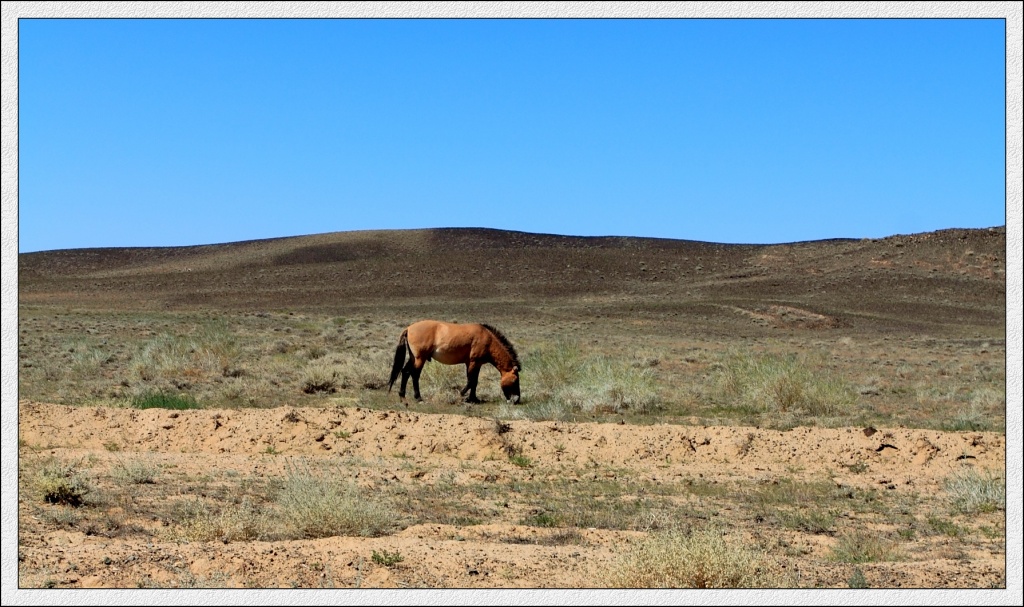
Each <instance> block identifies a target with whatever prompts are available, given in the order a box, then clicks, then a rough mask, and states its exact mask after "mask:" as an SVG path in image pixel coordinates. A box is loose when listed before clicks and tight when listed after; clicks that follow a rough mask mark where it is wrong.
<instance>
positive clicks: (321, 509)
mask: <svg viewBox="0 0 1024 607" xmlns="http://www.w3.org/2000/svg"><path fill="white" fill-rule="evenodd" d="M334 476H335V475H333V474H332V475H328V474H316V473H314V472H312V471H310V470H309V468H308V467H307V466H302V467H297V466H294V465H289V468H288V472H287V475H286V478H285V481H284V486H283V487H282V489H281V491H280V493H279V494H278V495H277V499H276V503H277V506H278V508H279V509H280V511H281V515H282V518H283V519H284V520H285V521H286V522H287V523H288V524H290V525H291V526H292V527H293V528H294V529H295V531H296V533H297V535H298V536H299V537H302V538H318V537H330V536H335V535H351V536H363V537H377V536H381V535H385V534H387V533H388V532H390V531H391V530H392V529H393V528H394V527H395V526H396V523H397V516H396V514H395V513H394V511H393V510H392V509H391V508H389V507H388V506H387V505H385V504H381V503H379V502H376V501H374V500H373V499H371V498H369V497H368V496H365V495H362V493H361V492H360V491H359V490H358V488H357V487H356V486H355V485H353V484H351V483H346V482H339V481H337V480H335V479H334Z"/></svg>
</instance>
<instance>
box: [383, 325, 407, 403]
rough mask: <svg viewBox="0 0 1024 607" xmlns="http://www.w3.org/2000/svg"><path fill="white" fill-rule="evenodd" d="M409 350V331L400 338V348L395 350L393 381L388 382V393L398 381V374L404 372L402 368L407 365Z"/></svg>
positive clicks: (392, 369)
mask: <svg viewBox="0 0 1024 607" xmlns="http://www.w3.org/2000/svg"><path fill="white" fill-rule="evenodd" d="M408 349H409V329H406V330H405V331H402V336H401V337H399V338H398V347H397V348H395V364H393V365H392V366H391V379H389V380H388V392H391V386H393V385H395V380H396V379H398V374H399V373H401V372H402V367H403V366H404V365H405V351H406V350H408Z"/></svg>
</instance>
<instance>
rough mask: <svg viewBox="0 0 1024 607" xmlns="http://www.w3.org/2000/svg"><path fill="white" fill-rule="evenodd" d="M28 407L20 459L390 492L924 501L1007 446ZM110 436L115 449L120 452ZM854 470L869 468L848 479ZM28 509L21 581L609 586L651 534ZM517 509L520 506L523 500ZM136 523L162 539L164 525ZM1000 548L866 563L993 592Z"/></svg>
mask: <svg viewBox="0 0 1024 607" xmlns="http://www.w3.org/2000/svg"><path fill="white" fill-rule="evenodd" d="M19 409H20V419H19V432H20V435H19V445H20V451H21V453H20V456H21V459H22V460H23V462H31V461H32V459H33V458H40V457H48V456H56V457H60V458H65V459H78V460H80V461H88V462H90V468H91V470H93V471H94V472H95V473H97V474H101V473H102V471H103V470H105V469H108V468H109V467H110V466H111V465H113V464H114V463H115V462H117V461H124V459H125V458H126V457H133V456H134V457H142V456H143V454H144V455H145V457H147V458H150V461H153V462H157V463H159V465H160V466H161V467H163V468H164V469H165V470H173V471H174V472H173V475H171V474H170V473H168V474H165V475H163V476H162V477H160V478H159V479H157V483H167V484H174V483H175V482H177V481H176V480H175V479H186V478H193V477H196V476H200V475H204V474H205V475H211V474H212V475H215V476H216V475H221V476H223V475H225V474H227V475H229V476H234V477H273V476H279V475H281V474H283V471H284V468H285V466H286V465H287V462H289V461H295V459H296V458H300V457H301V458H305V460H306V461H326V460H335V461H338V462H345V463H346V466H347V467H346V468H345V469H346V470H350V471H351V475H352V476H351V478H352V479H353V480H354V481H355V482H357V483H359V484H361V485H363V486H364V487H377V488H382V487H388V486H395V485H401V484H412V483H432V482H438V479H440V478H442V477H447V478H448V479H449V481H451V482H454V483H455V484H456V485H466V484H471V483H483V482H493V481H497V480H502V479H504V480H508V479H521V480H524V481H526V480H537V479H548V480H551V481H554V482H556V483H574V482H580V481H581V480H584V479H591V478H593V479H597V478H598V477H599V476H606V477H609V478H615V477H630V478H632V479H634V480H637V479H643V480H646V481H650V482H651V483H654V484H655V485H657V484H660V483H672V482H681V481H685V480H686V479H700V480H701V481H702V482H708V483H723V484H728V483H733V482H737V483H748V484H755V485H756V484H764V483H773V482H778V481H779V479H783V478H785V479H793V480H795V481H800V480H812V479H813V480H820V479H822V478H831V479H832V480H833V481H834V482H835V483H836V484H837V486H843V487H849V488H851V489H852V490H867V489H880V490H884V491H885V492H887V495H888V494H892V493H896V494H901V493H905V494H907V495H910V494H914V495H920V494H933V493H936V492H938V491H940V488H941V483H942V481H943V479H945V478H946V477H948V476H949V475H950V474H951V473H952V472H953V471H955V470H957V469H959V468H961V467H963V466H964V465H973V466H975V467H977V468H979V469H985V470H988V469H991V470H998V471H1001V470H1003V467H1004V458H1005V449H1006V447H1005V437H1004V436H1003V435H1001V434H996V433H986V432H969V433H944V432H939V431H934V430H914V429H899V428H897V429H890V428H880V429H877V430H874V429H864V428H839V429H823V428H805V427H801V428H795V429H793V430H790V431H775V430H766V429H758V428H742V427H700V426H696V427H691V426H677V425H659V426H632V425H619V424H595V423H568V422H529V421H513V422H509V427H508V429H507V431H506V432H505V433H503V434H501V435H499V434H498V433H497V432H496V431H495V423H494V420H490V419H481V418H474V417H466V416H462V415H455V414H453V415H430V414H420V413H417V412H415V411H412V410H403V411H390V412H389V411H371V410H367V409H360V408H357V407H352V408H334V409H293V408H278V409H262V410H260V409H240V410H220V411H215V410H191V411H168V410H157V409H151V410H141V411H140V410H130V409H111V408H91V407H81V408H73V407H67V406H59V405H51V404H43V403H35V402H28V401H23V402H21V403H20V407H19ZM341 436H345V438H341ZM509 440H514V441H516V444H518V445H520V446H521V448H522V453H523V455H525V456H526V457H528V458H529V459H530V460H531V462H533V465H532V466H531V467H529V468H523V467H519V466H516V465H513V464H512V463H511V462H510V461H509V460H508V458H507V457H503V456H502V448H503V445H504V444H505V443H507V441H509ZM112 444H116V445H118V447H117V449H116V450H114V451H112V450H111V449H110V447H109V446H110V445H112ZM271 446H272V449H268V447H271ZM268 451H273V452H274V453H275V454H273V455H271V454H268ZM858 464H863V465H864V466H863V468H866V471H863V472H861V473H855V472H852V471H851V469H857V465H858ZM218 478H220V477H218ZM23 493H24V492H23ZM21 499H22V504H21V505H22V507H21V509H20V510H21V514H20V518H21V520H20V523H21V537H20V548H19V569H20V571H21V576H20V580H19V584H20V585H21V586H22V587H39V586H40V585H49V586H54V587H85V588H97V587H107V588H134V587H138V586H140V585H143V584H145V585H147V586H155V587H175V586H180V585H185V582H188V584H189V585H200V586H203V585H216V586H221V587H261V588H268V587H285V588H287V587H295V586H299V587H314V588H316V587H355V586H360V587H364V588H394V587H400V588H401V587H432V588H453V587H454V588H478V587H483V588H495V587H510V588H512V587H528V588H553V587H601V586H603V581H602V580H603V579H605V577H606V575H607V571H608V570H609V567H612V566H613V565H614V563H615V560H616V559H617V558H618V557H619V556H620V555H621V553H622V552H623V550H624V546H627V545H629V542H630V541H632V540H634V539H637V538H641V537H643V536H644V535H646V533H645V532H643V531H626V530H610V529H581V530H579V534H578V536H576V537H575V538H574V541H573V542H571V543H561V542H558V541H555V539H557V538H556V536H557V534H558V533H560V532H562V531H564V530H560V529H557V528H543V527H530V526H527V525H523V524H517V523H515V522H513V521H515V520H517V516H516V515H515V513H513V512H510V515H509V516H508V517H505V518H503V519H502V520H506V519H507V520H509V521H510V522H507V523H506V522H502V523H500V524H483V525H467V526H453V525H439V524H427V525H422V524H421V525H413V526H410V527H407V528H404V529H403V530H401V531H399V532H397V533H395V534H394V535H390V536H384V537H377V538H361V537H328V538H321V539H314V540H293V541H280V542H260V541H256V542H231V543H225V542H220V541H215V542H190V543H179V542H174V541H161V539H160V535H159V534H158V533H155V534H134V535H132V534H121V535H117V536H112V537H106V536H104V534H101V533H97V534H94V535H89V534H87V533H84V532H82V531H80V530H76V529H70V530H68V529H65V530H56V531H55V530H53V529H52V528H47V527H45V526H43V524H42V523H41V522H40V521H39V520H38V517H37V516H34V515H33V514H32V512H37V511H38V510H37V509H33V508H26V507H25V504H24V500H25V499H27V497H26V496H25V495H22V497H21ZM508 507H509V508H510V509H511V510H514V509H515V508H517V507H518V505H517V504H515V503H514V500H510V502H509V506H508ZM722 516H723V518H725V519H728V518H729V516H730V514H729V512H728V511H726V512H723V514H722ZM839 516H840V517H855V516H856V515H855V513H853V512H850V513H840V514H839ZM994 516H995V519H998V518H1000V517H1001V516H1002V513H999V514H997V515H994ZM154 518H157V517H154ZM734 522H735V523H736V526H735V527H733V528H734V529H735V531H734V532H735V533H737V534H739V535H741V536H746V537H747V538H754V539H757V538H759V537H762V536H764V534H766V533H768V534H770V533H774V532H775V530H772V529H762V528H758V526H757V525H756V524H750V525H744V524H742V523H741V522H739V521H734ZM138 524H139V525H142V526H145V525H147V524H148V525H152V526H153V527H154V528H157V529H158V528H159V527H160V525H161V524H165V522H163V523H162V522H161V521H159V520H150V521H141V522H139V523H138ZM546 538H548V539H552V538H555V539H552V541H546ZM793 541H799V542H804V543H805V544H806V545H805V546H804V547H803V550H802V552H803V553H804V556H800V557H796V556H794V557H784V558H783V559H782V560H783V563H784V567H786V568H788V570H789V572H790V574H792V575H795V576H796V577H795V579H797V580H798V583H799V585H800V586H801V587H835V588H842V587H846V586H847V580H848V579H849V578H850V575H851V571H852V570H853V566H851V565H849V564H844V563H839V562H834V561H830V560H829V559H828V558H826V556H825V555H826V553H827V550H828V549H829V548H830V546H832V545H833V544H834V543H835V542H836V541H837V540H836V538H835V537H831V536H829V535H807V534H802V535H801V536H800V537H799V538H797V537H796V536H793V537H792V538H791V542H793ZM995 546H996V547H995V548H993V547H992V545H986V546H980V547H978V549H977V550H970V551H969V553H968V554H964V553H963V552H962V551H961V553H960V554H952V553H951V552H950V551H949V550H945V551H944V550H943V548H942V541H937V542H934V543H933V544H929V546H928V547H922V548H921V549H920V550H916V551H914V553H913V556H912V557H909V558H906V559H902V560H899V561H894V562H875V563H865V564H862V565H859V568H860V569H861V571H863V574H864V576H865V578H866V580H867V581H868V582H869V583H870V584H871V586H872V587H888V588H914V587H917V588H920V587H925V588H928V587H970V588H984V587H992V586H996V587H998V586H1001V585H1004V584H1005V543H1003V544H1000V543H998V542H997V543H996V544H995ZM999 546H1002V550H1000V549H999ZM385 550H386V551H389V552H399V553H401V555H403V557H404V560H403V561H402V562H401V563H398V564H397V565H394V566H392V567H386V566H382V565H379V564H376V563H373V562H371V559H370V555H371V553H372V552H373V551H385Z"/></svg>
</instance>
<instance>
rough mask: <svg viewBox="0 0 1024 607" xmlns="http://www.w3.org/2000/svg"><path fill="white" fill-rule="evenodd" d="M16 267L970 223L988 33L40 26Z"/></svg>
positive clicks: (998, 192)
mask: <svg viewBox="0 0 1024 607" xmlns="http://www.w3.org/2000/svg"><path fill="white" fill-rule="evenodd" d="M18 36H19V39H18V43H19V57H18V67H19V74H18V75H19V81H18V84H19V91H18V92H19V99H18V102H19V105H18V108H19V124H18V127H19V149H18V152H19V173H18V177H19V199H18V209H19V232H18V235H19V241H18V242H19V244H18V249H19V251H20V252H30V251H39V250H48V249H64V248H79V247H105V246H171V245H191V244H210V243H220V242H232V241H239V240H249V239H256V238H270V237H278V236H294V235H301V234H313V233H322V232H333V231H344V230H370V229H394V228H426V227H451V226H474V227H478V226H479V227H490V228H499V229H509V230H522V231H528V232H543V233H556V234H571V235H622V236H654V237H664V238H681V239H690V240H704V241H712V242H726V243H778V242H793V241H800V240H815V239H822V238H862V237H882V236H888V235H892V234H906V233H913V232H924V231H930V230H936V229H943V228H953V227H990V226H996V225H1003V224H1004V223H1005V222H1006V219H1005V212H1006V203H1005V141H1006V133H1005V128H1006V124H1005V69H1004V68H1005V50H1006V47H1005V42H1004V22H1003V21H1001V20H995V19H990V20H984V19H968V20H958V19H943V20H933V19H915V20H857V19H849V20H847V19H844V20H816V19H810V20H687V19H668V20H628V19H627V20H618V19H615V20H589V19H585V20H344V19H340V20H250V19H228V20H173V19H168V20H105V19H93V20H34V19H23V20H21V21H20V22H19V28H18Z"/></svg>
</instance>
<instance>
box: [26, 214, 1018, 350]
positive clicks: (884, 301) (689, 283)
mask: <svg viewBox="0 0 1024 607" xmlns="http://www.w3.org/2000/svg"><path fill="white" fill-rule="evenodd" d="M19 300H20V302H21V303H23V304H57V305H62V306H69V307H82V308H91V307H103V308H124V309H179V310H180V309H224V310H236V311H259V310H276V309H287V310H309V311H324V312H330V311H336V312H337V313H342V312H344V311H346V310H349V311H351V310H358V309H364V308H376V307H380V306H391V307H395V308H396V309H399V310H401V309H407V310H408V311H409V313H410V314H415V313H423V314H426V313H430V312H434V313H441V311H442V310H445V311H451V313H452V314H467V315H468V314H476V313H479V311H480V310H483V309H485V308H486V309H487V310H489V311H491V312H493V311H494V310H495V309H496V308H497V309H499V310H503V312H500V313H507V314H520V313H531V314H548V315H553V316H555V317H562V316H580V315H582V316H586V317H593V318H613V319H614V318H631V319H641V320H642V319H649V320H651V321H657V322H669V323H685V324H687V325H691V324H693V323H694V322H696V324H698V325H701V326H702V327H704V328H706V329H709V330H712V331H714V330H716V329H714V327H719V329H721V330H734V328H735V327H740V328H751V329H754V330H770V329H773V328H774V329H778V328H791V329H800V328H806V329H829V328H836V327H841V326H842V327H847V328H850V329H854V330H858V329H864V330H882V331H890V330H894V329H901V328H903V329H909V330H915V331H926V332H937V331H941V332H951V333H952V334H957V333H959V332H960V331H961V330H968V329H971V330H973V329H972V328H976V329H983V330H985V331H995V332H1003V330H1004V329H1003V327H1004V326H1005V306H1006V232H1005V228H1004V227H998V228H989V229H951V230H941V231H937V232H930V233H924V234H913V235H899V236H892V237H889V238H882V239H864V240H842V239H839V240H826V241H813V242H801V243H791V244H779V245H726V244H715V243H706V242H696V241H685V240H668V239H652V238H628V237H570V236H555V235H546V234H529V233H523V232H507V231H501V230H490V229H472V228H465V229H463V228H452V229H430V230H399V231H365V232H337V233H330V234H318V235H311V236H299V237H291V238H275V239H269V240H258V241H247V242H238V243H227V244H220V245H204V246H195V247H161V248H119V249H118V248H108V249H73V250H59V251H45V252H39V253H29V254H23V255H20V256H19ZM737 323H738V324H737Z"/></svg>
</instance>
